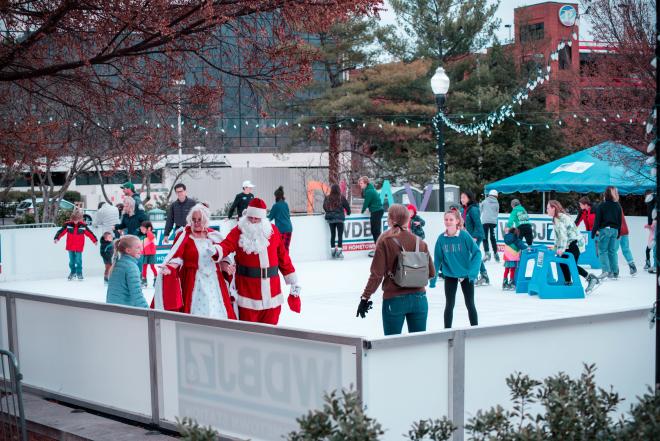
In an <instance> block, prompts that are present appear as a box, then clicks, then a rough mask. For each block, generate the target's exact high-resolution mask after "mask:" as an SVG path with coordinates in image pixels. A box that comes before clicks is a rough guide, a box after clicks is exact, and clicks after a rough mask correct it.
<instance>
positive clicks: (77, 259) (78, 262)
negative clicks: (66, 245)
mask: <svg viewBox="0 0 660 441" xmlns="http://www.w3.org/2000/svg"><path fill="white" fill-rule="evenodd" d="M69 269H70V270H71V274H77V275H79V276H82V253H79V252H77V251H69Z"/></svg>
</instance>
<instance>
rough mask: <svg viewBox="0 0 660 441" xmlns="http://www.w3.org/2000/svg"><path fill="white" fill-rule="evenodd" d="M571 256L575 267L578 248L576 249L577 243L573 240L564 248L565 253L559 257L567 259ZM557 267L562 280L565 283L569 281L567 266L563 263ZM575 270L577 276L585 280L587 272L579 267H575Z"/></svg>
mask: <svg viewBox="0 0 660 441" xmlns="http://www.w3.org/2000/svg"><path fill="white" fill-rule="evenodd" d="M569 253H570V254H571V255H573V257H574V258H575V264H576V265H577V263H578V260H579V259H580V248H578V245H577V241H576V240H574V241H573V242H571V243H570V244H569V245H568V248H566V252H565V253H564V254H563V255H562V256H561V257H568V254H569ZM559 267H560V268H561V272H562V273H563V274H564V280H565V281H567V282H570V281H571V271H570V269H568V265H566V264H565V263H561V264H559ZM577 270H578V274H580V275H581V276H582V277H584V278H586V277H587V276H588V275H589V273H588V272H587V270H585V269H584V268H582V267H581V266H580V265H577Z"/></svg>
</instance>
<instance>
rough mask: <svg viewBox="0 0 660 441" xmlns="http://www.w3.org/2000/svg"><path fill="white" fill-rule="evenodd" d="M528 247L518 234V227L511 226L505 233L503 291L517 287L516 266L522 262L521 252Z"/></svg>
mask: <svg viewBox="0 0 660 441" xmlns="http://www.w3.org/2000/svg"><path fill="white" fill-rule="evenodd" d="M525 248H527V244H526V243H525V242H524V241H523V240H522V239H520V237H519V236H518V230H517V229H516V228H509V229H508V231H507V233H506V234H505V235H504V280H503V281H502V291H513V290H514V289H516V268H518V263H519V262H520V252H521V251H522V250H524V249H525Z"/></svg>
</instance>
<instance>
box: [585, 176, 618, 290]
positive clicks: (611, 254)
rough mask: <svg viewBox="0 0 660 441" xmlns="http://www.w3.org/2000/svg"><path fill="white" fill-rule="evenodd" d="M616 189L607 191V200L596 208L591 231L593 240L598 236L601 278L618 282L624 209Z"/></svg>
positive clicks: (609, 188)
mask: <svg viewBox="0 0 660 441" xmlns="http://www.w3.org/2000/svg"><path fill="white" fill-rule="evenodd" d="M615 192H616V188H615V187H612V186H609V187H607V188H606V189H605V194H604V197H605V200H604V201H603V202H602V203H600V204H598V207H596V219H595V220H594V227H593V229H592V230H591V238H592V239H595V238H596V236H598V259H600V264H601V266H602V267H603V274H602V275H600V276H599V278H601V279H604V278H609V279H613V280H616V279H618V278H619V258H618V255H617V254H618V253H617V252H618V251H619V242H618V239H619V238H620V237H621V223H622V216H623V209H622V208H621V205H619V203H618V202H616V196H615Z"/></svg>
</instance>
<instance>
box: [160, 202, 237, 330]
mask: <svg viewBox="0 0 660 441" xmlns="http://www.w3.org/2000/svg"><path fill="white" fill-rule="evenodd" d="M209 218H210V215H209V210H208V208H206V207H205V206H204V205H202V204H197V205H195V206H194V207H193V208H192V209H191V210H190V212H189V213H188V217H187V219H186V220H187V225H186V227H185V228H184V229H183V230H182V231H181V232H179V233H178V235H177V237H176V239H175V240H174V245H173V246H172V249H171V250H170V252H169V253H168V255H167V256H166V257H165V260H164V261H163V266H162V267H161V271H160V273H159V275H158V277H157V279H156V289H155V293H154V301H153V303H152V308H156V309H165V310H168V311H177V312H185V313H188V314H193V315H201V316H205V317H212V318H225V319H226V318H228V319H233V320H236V314H235V313H234V309H233V307H232V304H231V300H230V296H229V289H228V286H227V281H226V278H229V274H228V273H231V272H233V271H232V268H230V265H229V264H228V263H226V262H221V261H220V260H221V259H222V256H221V255H220V253H218V250H217V248H216V244H217V243H219V242H220V241H222V235H220V233H219V232H217V231H215V230H213V229H211V228H209ZM223 270H224V271H223ZM223 273H224V274H223Z"/></svg>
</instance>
